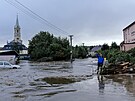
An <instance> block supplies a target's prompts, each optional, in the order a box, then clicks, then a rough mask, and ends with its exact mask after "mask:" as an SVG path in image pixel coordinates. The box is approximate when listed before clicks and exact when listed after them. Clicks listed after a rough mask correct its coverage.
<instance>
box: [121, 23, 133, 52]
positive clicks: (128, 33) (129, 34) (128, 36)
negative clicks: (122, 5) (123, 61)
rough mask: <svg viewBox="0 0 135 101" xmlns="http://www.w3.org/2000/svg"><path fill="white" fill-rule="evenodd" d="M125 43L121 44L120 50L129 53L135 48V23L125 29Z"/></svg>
mask: <svg viewBox="0 0 135 101" xmlns="http://www.w3.org/2000/svg"><path fill="white" fill-rule="evenodd" d="M123 38H124V41H123V42H122V43H121V44H120V50H122V51H128V50H130V49H132V48H135V22H133V23H131V24H130V25H128V26H127V27H126V28H124V29H123Z"/></svg>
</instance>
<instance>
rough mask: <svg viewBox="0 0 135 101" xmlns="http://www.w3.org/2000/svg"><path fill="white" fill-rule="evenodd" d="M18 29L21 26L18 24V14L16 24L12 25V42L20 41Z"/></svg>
mask: <svg viewBox="0 0 135 101" xmlns="http://www.w3.org/2000/svg"><path fill="white" fill-rule="evenodd" d="M20 29H21V28H20V26H19V21H18V15H17V18H16V25H15V26H14V42H19V43H22V40H21V32H20Z"/></svg>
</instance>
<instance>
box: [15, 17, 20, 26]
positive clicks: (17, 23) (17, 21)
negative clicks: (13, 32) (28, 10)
mask: <svg viewBox="0 0 135 101" xmlns="http://www.w3.org/2000/svg"><path fill="white" fill-rule="evenodd" d="M15 27H16V28H17V27H18V28H20V26H19V20H18V14H17V17H16V25H15Z"/></svg>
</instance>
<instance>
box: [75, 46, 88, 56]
mask: <svg viewBox="0 0 135 101" xmlns="http://www.w3.org/2000/svg"><path fill="white" fill-rule="evenodd" d="M87 54H88V50H87V47H85V46H77V45H76V46H75V47H74V49H73V56H74V58H86V57H87Z"/></svg>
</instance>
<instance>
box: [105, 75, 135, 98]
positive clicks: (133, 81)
mask: <svg viewBox="0 0 135 101" xmlns="http://www.w3.org/2000/svg"><path fill="white" fill-rule="evenodd" d="M106 77H107V79H108V80H109V79H111V80H112V81H113V82H117V83H119V84H120V85H122V86H124V87H125V88H126V90H127V91H128V92H129V93H130V95H133V96H135V75H134V74H127V75H113V76H106Z"/></svg>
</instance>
